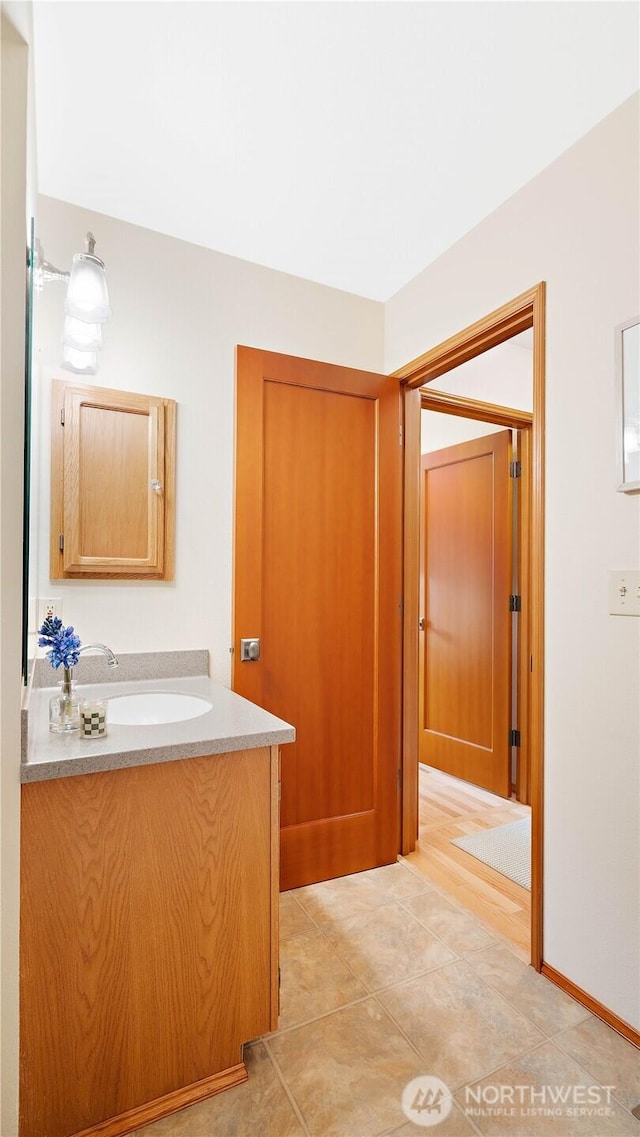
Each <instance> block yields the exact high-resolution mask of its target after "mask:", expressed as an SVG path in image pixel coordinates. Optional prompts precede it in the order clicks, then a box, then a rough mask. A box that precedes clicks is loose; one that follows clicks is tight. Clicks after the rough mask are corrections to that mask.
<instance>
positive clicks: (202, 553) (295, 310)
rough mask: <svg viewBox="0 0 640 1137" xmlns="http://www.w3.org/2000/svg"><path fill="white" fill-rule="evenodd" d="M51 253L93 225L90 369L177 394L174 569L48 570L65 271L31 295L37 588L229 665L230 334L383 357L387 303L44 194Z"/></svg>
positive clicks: (361, 357) (375, 361)
mask: <svg viewBox="0 0 640 1137" xmlns="http://www.w3.org/2000/svg"><path fill="white" fill-rule="evenodd" d="M38 209H39V213H38V234H39V236H40V239H41V241H42V243H43V246H44V250H45V254H46V257H47V259H48V260H49V261H51V262H52V263H54V264H55V265H57V266H58V267H60V268H64V267H66V266H69V265H70V263H71V257H72V255H73V253H74V252H77V251H79V250H80V249H82V248H83V247H84V246H83V244H82V241H83V237H84V234H85V232H86V231H87V229H91V230H92V232H93V233H94V235H95V237H96V241H97V245H96V252H97V254H98V255H99V256H101V257H102V258H103V259H104V261H105V264H106V269H107V275H108V281H109V289H110V296H111V306H112V309H113V320H112V322H111V323H110V324H108V325H107V326H106V328H105V343H106V346H105V348H104V353H103V361H102V364H101V367H100V370H99V372H98V374H97V375H96V376H95V378H94V380H93V382H95V383H96V384H98V385H102V386H105V387H115V388H121V389H123V390H131V391H139V392H152V393H154V394H157V395H163V396H167V397H169V398H174V399H176V400H177V402H178V416H177V419H178V440H177V508H176V512H177V527H176V543H177V551H176V579H175V583H173V584H171V583H167V584H165V583H160V582H154V583H144V582H131V583H129V584H128V583H127V582H114V583H105V582H102V581H100V582H90V581H82V582H77V581H56V582H55V583H54V584H51V583H49V566H48V539H49V411H48V397H49V390H50V383H51V378H52V376H54V375H55V376H58V377H61V378H63V379H64V378H66V379H68V380H72V379H73V376H72V375H70V373H68V372H65V371H62V370H61V369H60V367H59V366H57V365H58V363H59V360H60V334H61V330H62V323H63V302H64V291H65V289H64V285H63V284H54V283H52V284H49V285H48V286H47V288H46V289H45V291H44V292H43V293H42V296H41V297H40V299H39V301H38V305H37V309H38V310H37V324H36V340H37V345H38V358H39V365H40V377H39V382H40V391H41V400H42V405H41V407H40V409H39V410H37V411H36V415H37V417H38V418H39V424H40V429H39V434H38V450H39V461H40V469H41V477H40V484H39V487H38V489H37V491H36V493H35V495H34V498H35V501H36V509H37V512H38V516H39V519H40V533H39V539H38V541H37V546H38V550H37V553H34V555H37V557H38V577H39V581H40V586H39V587H40V595H41V596H61V597H62V600H63V617H64V620H65V622H69V623H73V624H74V625H75V626H76V627H77V629H78V631H79V634H80V636H81V638H82V639H83V640H101V641H104V642H105V643H108V644H109V645H110V646H112V647H113V648H114V650H115V651H116V652H126V651H136V650H138V651H151V650H154V649H158V650H168V649H172V648H199V647H206V648H208V649H209V651H210V653H211V668H212V674H213V675H214V676H215V677H216V678H217V679H219V680H221V681H222V682H225V683H226V682H228V681H229V676H230V656H229V646H230V643H231V638H230V637H231V571H232V565H231V557H232V521H233V510H232V498H233V440H234V349H235V345H236V344H247V345H249V346H253V347H262V348H268V349H270V350H273V351H281V352H286V353H289V354H292V355H301V356H307V357H311V358H315V359H323V360H327V361H329V362H333V363H343V364H346V365H349V366H351V367H362V368H365V369H370V370H377V371H380V370H381V368H382V363H383V338H382V336H383V310H382V305H381V304H378V303H376V302H374V301H371V300H363V299H361V298H359V297H355V296H352V295H350V294H348V293H346V292H340V291H338V290H337V289H331V288H326V287H324V286H322V285H317V284H312V283H309V282H307V281H304V280H299V279H297V278H295V277H293V276H288V275H286V274H284V273H278V272H274V271H272V270H271V269H265V268H261V267H259V266H257V265H253V264H249V263H247V262H246V261H240V260H236V259H234V258H232V257H227V256H223V255H221V254H218V253H214V252H211V251H209V250H207V249H203V248H200V247H198V246H195V245H190V244H187V243H186V242H184V241H178V240H175V239H174V238H171V237H165V236H162V235H160V234H158V233H154V232H151V231H150V230H146V229H140V228H138V227H137V226H133V225H128V224H126V223H125V222H121V221H116V220H114V219H112V218H108V217H104V216H102V215H100V214H96V213H90V212H87V211H85V210H82V209H78V208H77V207H75V206H72V205H68V204H66V203H62V202H59V201H56V200H54V199H51V198H46V197H41V198H39V206H38Z"/></svg>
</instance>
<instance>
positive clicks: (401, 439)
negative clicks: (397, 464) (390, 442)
mask: <svg viewBox="0 0 640 1137" xmlns="http://www.w3.org/2000/svg"><path fill="white" fill-rule="evenodd" d="M399 443H400V446H404V427H403V426H401V427H400V438H399Z"/></svg>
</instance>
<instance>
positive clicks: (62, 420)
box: [60, 407, 64, 426]
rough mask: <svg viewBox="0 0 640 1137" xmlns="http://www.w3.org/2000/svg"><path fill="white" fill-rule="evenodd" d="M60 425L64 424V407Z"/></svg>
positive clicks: (61, 412)
mask: <svg viewBox="0 0 640 1137" xmlns="http://www.w3.org/2000/svg"><path fill="white" fill-rule="evenodd" d="M60 426H64V407H63V408H62V410H61V411H60Z"/></svg>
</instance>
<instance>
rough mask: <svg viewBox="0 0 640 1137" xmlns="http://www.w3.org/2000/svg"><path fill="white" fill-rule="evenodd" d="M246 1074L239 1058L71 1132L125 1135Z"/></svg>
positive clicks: (92, 1136)
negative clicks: (196, 1080)
mask: <svg viewBox="0 0 640 1137" xmlns="http://www.w3.org/2000/svg"><path fill="white" fill-rule="evenodd" d="M247 1078H248V1074H247V1068H246V1066H245V1064H244V1062H239V1063H238V1065H237V1066H231V1067H230V1068H229V1069H228V1070H222V1071H221V1072H220V1073H219V1074H212V1075H211V1077H209V1078H203V1079H202V1080H201V1081H200V1082H193V1083H192V1084H191V1085H190V1086H184V1087H183V1089H181V1090H174V1091H173V1092H172V1093H170V1094H165V1095H164V1096H163V1097H161V1098H155V1100H154V1101H148V1102H146V1104H145V1105H140V1106H137V1107H136V1108H135V1109H128V1110H127V1111H126V1113H120V1114H118V1116H117V1117H110V1118H109V1120H108V1121H100V1122H98V1124H97V1125H91V1126H89V1128H88V1129H82V1130H81V1131H80V1132H79V1133H76V1134H74V1137H124V1134H125V1133H132V1132H133V1130H134V1129H138V1128H142V1126H143V1125H150V1124H151V1122H152V1121H160V1120H161V1118H163V1117H169V1116H170V1115H171V1114H172V1113H177V1112H178V1110H179V1109H184V1108H185V1107H186V1106H188V1105H195V1103H196V1102H198V1101H204V1100H205V1098H211V1097H213V1096H214V1094H219V1093H221V1092H222V1090H228V1089H230V1088H231V1086H239V1085H240V1083H241V1082H246V1081H247Z"/></svg>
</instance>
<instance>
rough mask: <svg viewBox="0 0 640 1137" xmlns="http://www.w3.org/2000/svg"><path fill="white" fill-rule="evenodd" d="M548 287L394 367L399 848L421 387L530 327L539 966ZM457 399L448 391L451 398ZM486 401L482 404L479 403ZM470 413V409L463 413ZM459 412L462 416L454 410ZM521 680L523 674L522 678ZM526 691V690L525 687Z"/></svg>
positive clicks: (414, 643)
mask: <svg viewBox="0 0 640 1137" xmlns="http://www.w3.org/2000/svg"><path fill="white" fill-rule="evenodd" d="M545 301H546V284H545V282H544V281H541V282H540V283H539V284H537V285H535V286H534V287H533V288H530V289H528V290H527V291H526V292H523V293H522V294H521V295H520V296H517V297H515V299H513V300H511V301H509V303H507V304H504V305H503V306H502V307H500V308H498V309H496V310H495V311H493V312H491V313H490V314H489V315H488V316H485V317H483V319H481V320H478V321H477V322H476V323H474V324H472V325H470V326H469V327H467V328H465V329H463V331H461V332H458V333H457V334H456V335H454V336H451V337H450V338H449V339H447V340H445V341H444V342H443V343H441V344H439V345H437V346H436V347H434V348H431V349H430V350H429V351H428V352H425V353H424V354H423V355H421V356H419V357H418V358H417V359H414V360H412V361H411V362H410V363H407V364H405V365H404V366H403V367H401V368H399V369H398V370H397V371H394V372H393V374H394V377H395V378H397V379H399V380H400V383H401V386H402V388H403V391H404V438H405V476H404V629H403V630H404V639H403V773H402V840H401V852H402V853H403V854H407V853H409V852H412V851H413V849H414V848H415V844H416V838H417V833H418V757H419V739H418V730H419V723H418V667H419V631H418V621H419V616H420V612H419V548H420V532H419V529H420V526H419V518H420V450H421V447H420V412H421V408H422V396H421V392H420V388H421V387H422V386H423V385H425V384H428V383H429V382H431V381H432V380H434V379H437V378H439V377H440V376H441V375H444V374H446V373H447V372H448V371H451V370H453V369H454V368H455V367H458V366H460V364H462V363H466V362H468V360H470V359H474V358H475V357H476V356H478V355H481V354H482V353H483V352H485V351H488V350H489V349H490V348H492V347H497V346H498V345H499V344H501V343H504V342H505V341H506V340H508V339H511V338H512V337H513V336H516V335H519V334H520V332H524V331H527V330H528V329H529V328H533V422H532V425H531V462H530V470H531V495H530V502H531V516H530V526H531V541H530V566H529V567H530V579H529V589H530V612H531V619H530V656H531V660H530V670H529V673H528V700H527V703H528V709H529V741H530V749H529V771H530V785H531V829H532V832H531V963H532V966H533V967H535V969H536V971H540V969H541V967H542V895H543V872H542V870H543V865H542V851H543V790H544V784H543V775H544V414H545V307H546V304H545ZM452 399H454V404H452V405H455V398H454V397H453V396H449V400H452ZM485 406H486V404H485ZM467 411H468V406H467V408H466V410H465V412H464V413H465V414H466V413H467ZM457 413H462V412H461V411H458V412H457ZM522 678H524V677H522ZM523 694H524V692H523Z"/></svg>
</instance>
